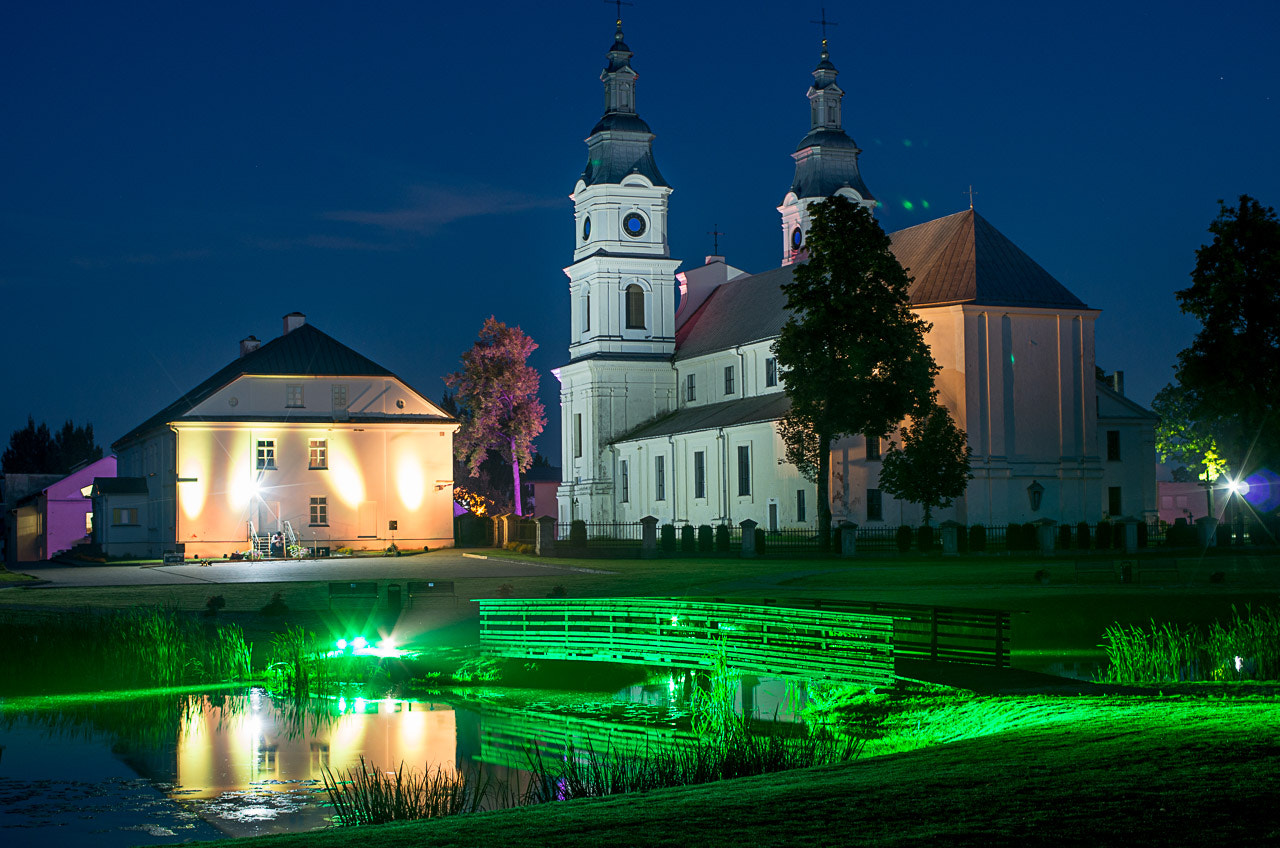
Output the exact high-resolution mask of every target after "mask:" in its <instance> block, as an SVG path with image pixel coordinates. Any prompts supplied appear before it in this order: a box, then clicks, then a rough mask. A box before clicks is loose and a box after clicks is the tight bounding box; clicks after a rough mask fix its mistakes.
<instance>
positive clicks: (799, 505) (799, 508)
mask: <svg viewBox="0 0 1280 848" xmlns="http://www.w3.org/2000/svg"><path fill="white" fill-rule="evenodd" d="M804 520H805V516H804V489H796V521H804Z"/></svg>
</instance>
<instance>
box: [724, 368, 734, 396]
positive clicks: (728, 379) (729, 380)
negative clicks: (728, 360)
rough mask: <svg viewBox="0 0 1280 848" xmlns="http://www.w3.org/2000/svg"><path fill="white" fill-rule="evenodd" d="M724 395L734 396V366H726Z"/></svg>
mask: <svg viewBox="0 0 1280 848" xmlns="http://www.w3.org/2000/svg"><path fill="white" fill-rule="evenodd" d="M724 393H725V394H727V395H731V394H733V366H732V365H726V366H725V367H724Z"/></svg>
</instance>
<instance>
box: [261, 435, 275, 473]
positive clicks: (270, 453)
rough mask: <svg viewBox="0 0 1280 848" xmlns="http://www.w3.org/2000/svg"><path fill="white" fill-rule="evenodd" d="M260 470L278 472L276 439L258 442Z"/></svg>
mask: <svg viewBox="0 0 1280 848" xmlns="http://www.w3.org/2000/svg"><path fill="white" fill-rule="evenodd" d="M258 468H259V469H260V470H265V471H275V470H276V440H275V439H260V440H259V441H258Z"/></svg>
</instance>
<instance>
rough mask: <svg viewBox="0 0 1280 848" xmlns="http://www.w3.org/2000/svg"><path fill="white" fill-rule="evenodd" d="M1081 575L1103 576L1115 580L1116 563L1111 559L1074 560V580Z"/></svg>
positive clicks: (1077, 580) (1078, 578)
mask: <svg viewBox="0 0 1280 848" xmlns="http://www.w3.org/2000/svg"><path fill="white" fill-rule="evenodd" d="M1081 577H1105V578H1107V579H1108V580H1111V581H1114V580H1116V579H1117V578H1116V564H1115V563H1114V562H1112V561H1111V560H1076V582H1077V583H1079V582H1080V578H1081Z"/></svg>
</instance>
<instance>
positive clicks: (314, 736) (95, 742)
mask: <svg viewBox="0 0 1280 848" xmlns="http://www.w3.org/2000/svg"><path fill="white" fill-rule="evenodd" d="M688 685H689V682H688V680H687V679H681V678H678V677H670V678H659V679H656V680H654V681H652V682H649V683H646V684H638V685H635V686H630V687H627V688H625V689H623V690H621V691H619V692H616V693H596V694H584V693H565V692H554V691H546V690H499V689H487V690H482V689H476V690H471V691H468V692H467V693H466V695H465V696H463V695H458V694H454V695H450V694H441V695H439V696H438V697H431V698H421V699H405V698H385V699H368V700H366V699H361V698H345V697H330V698H324V699H311V700H310V701H309V702H306V703H305V704H303V705H298V704H297V703H295V702H293V701H289V700H285V699H276V698H272V697H270V696H269V695H268V694H267V693H266V692H265V691H264V690H262V689H258V688H254V689H243V688H240V689H231V690H224V691H207V690H206V691H195V692H192V691H177V690H170V691H162V692H160V693H155V694H148V693H101V694H98V695H93V696H61V697H57V698H46V699H20V700H19V699H11V700H10V701H8V702H5V703H3V704H0V844H4V845H5V846H15V848H16V846H23V845H39V846H42V848H54V847H55V846H62V845H66V846H73V845H74V846H82V845H84V844H86V843H87V842H91V843H92V844H94V845H95V846H108V848H109V846H117V845H119V846H124V845H152V844H155V845H160V844H167V843H175V842H184V841H189V840H195V839H219V838H224V837H239V836H251V835H260V834H271V833H286V832H300V831H307V830H312V829H315V828H323V827H327V826H330V825H331V824H332V819H333V811H332V808H331V807H330V806H329V803H328V800H329V799H328V796H327V793H326V792H325V790H324V783H323V774H324V770H325V769H328V770H329V771H330V772H332V773H334V774H338V775H342V774H344V773H345V772H346V771H347V770H349V769H358V768H360V765H361V759H362V758H363V760H364V761H365V762H366V763H370V764H375V765H376V766H378V767H379V768H380V769H383V770H391V769H394V768H395V767H397V766H398V765H400V764H401V763H402V762H403V763H404V764H405V766H406V768H409V769H416V770H419V771H421V770H423V768H424V766H427V765H428V764H430V766H431V767H432V768H434V767H435V765H436V764H441V765H445V766H446V767H447V766H449V765H451V764H457V765H458V766H459V767H461V768H463V769H466V768H469V767H473V766H481V765H482V766H483V767H484V769H485V771H486V773H488V774H489V775H491V776H492V777H494V778H496V779H497V780H499V781H504V782H506V784H507V785H509V786H511V787H513V788H515V789H516V790H517V791H521V790H523V788H524V786H525V784H527V782H528V780H529V777H528V773H527V772H526V771H525V770H524V769H523V768H522V767H521V766H522V765H523V764H526V763H527V762H528V757H529V754H530V752H531V751H533V750H538V751H541V752H543V753H546V754H554V755H560V754H562V753H563V751H565V750H566V749H567V748H568V747H569V746H571V745H572V746H574V747H576V748H577V749H579V750H583V749H585V748H587V747H588V746H589V745H592V746H594V747H595V748H596V749H597V750H600V749H602V748H604V747H606V746H608V745H609V744H615V745H629V744H638V745H655V744H656V745H662V744H669V743H671V742H673V741H677V740H679V739H687V738H691V732H690V731H689V722H688V712H687V710H686V709H685V707H684V706H683V704H684V703H685V702H684V699H683V697H682V696H683V695H684V694H685V693H686V692H687V687H688ZM805 699H806V696H805V693H804V691H803V689H801V688H797V687H794V686H788V685H787V684H785V683H783V682H781V681H775V680H758V679H755V678H746V679H744V680H743V682H742V685H741V686H740V687H739V688H738V691H737V695H736V699H735V704H736V707H737V709H738V710H739V711H741V710H742V709H743V705H744V703H745V707H746V709H747V711H749V712H751V713H753V714H755V715H757V716H758V717H761V718H763V719H765V720H777V721H783V722H792V721H795V720H796V716H797V714H798V711H799V710H800V709H801V708H802V707H803V705H804V703H805Z"/></svg>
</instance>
